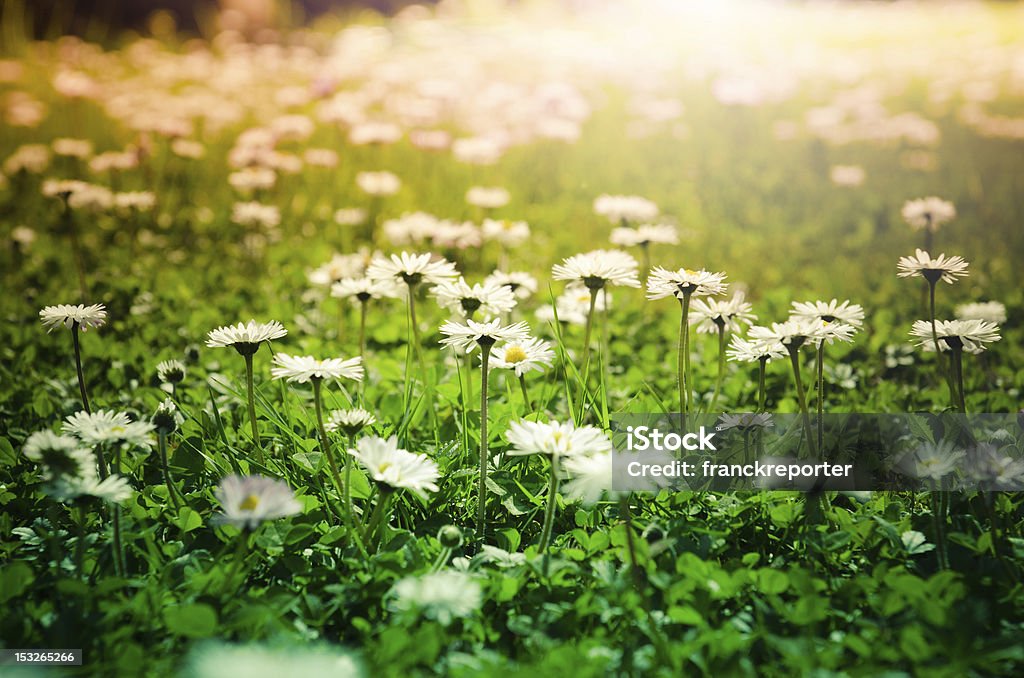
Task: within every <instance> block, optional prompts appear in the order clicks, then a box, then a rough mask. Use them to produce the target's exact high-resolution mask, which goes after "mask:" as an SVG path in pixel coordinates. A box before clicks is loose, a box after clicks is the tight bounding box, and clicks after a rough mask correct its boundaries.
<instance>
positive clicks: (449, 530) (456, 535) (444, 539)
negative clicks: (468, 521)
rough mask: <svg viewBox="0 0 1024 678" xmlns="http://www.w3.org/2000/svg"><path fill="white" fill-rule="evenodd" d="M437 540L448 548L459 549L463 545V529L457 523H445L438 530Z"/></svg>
mask: <svg viewBox="0 0 1024 678" xmlns="http://www.w3.org/2000/svg"><path fill="white" fill-rule="evenodd" d="M437 540H438V541H439V542H441V546H443V547H445V548H446V549H457V548H459V547H460V546H462V530H460V529H459V528H458V527H456V526H455V525H445V526H444V527H442V528H441V529H440V530H438V531H437Z"/></svg>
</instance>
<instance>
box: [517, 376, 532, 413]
mask: <svg viewBox="0 0 1024 678" xmlns="http://www.w3.org/2000/svg"><path fill="white" fill-rule="evenodd" d="M519 388H520V389H521V390H522V392H523V404H524V405H525V406H526V413H527V414H530V413H531V412H533V406H532V405H531V404H530V394H529V392H528V391H527V390H526V375H525V374H520V375H519Z"/></svg>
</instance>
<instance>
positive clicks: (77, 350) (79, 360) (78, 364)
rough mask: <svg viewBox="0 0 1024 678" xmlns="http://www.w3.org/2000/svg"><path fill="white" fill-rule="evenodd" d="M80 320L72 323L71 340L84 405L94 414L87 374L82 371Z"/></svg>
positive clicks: (89, 412)
mask: <svg viewBox="0 0 1024 678" xmlns="http://www.w3.org/2000/svg"><path fill="white" fill-rule="evenodd" d="M78 327H79V323H78V321H77V320H76V321H74V323H72V325H71V341H72V343H74V345H75V369H76V370H77V372H78V390H79V391H80V392H81V394H82V407H84V408H85V411H86V412H87V413H88V414H92V409H91V408H90V407H89V394H88V393H86V391H85V375H84V374H83V373H82V347H81V344H80V342H79V339H78Z"/></svg>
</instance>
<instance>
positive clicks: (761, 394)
mask: <svg viewBox="0 0 1024 678" xmlns="http://www.w3.org/2000/svg"><path fill="white" fill-rule="evenodd" d="M757 363H758V365H757V411H758V412H759V413H760V412H764V407H765V383H764V377H765V372H766V371H767V366H768V358H767V357H762V358H760V359H759V360H758V361H757Z"/></svg>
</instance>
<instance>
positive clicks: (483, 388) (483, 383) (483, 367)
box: [476, 343, 493, 544]
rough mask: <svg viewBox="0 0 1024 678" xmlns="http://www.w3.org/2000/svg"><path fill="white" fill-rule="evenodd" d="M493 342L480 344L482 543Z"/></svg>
mask: <svg viewBox="0 0 1024 678" xmlns="http://www.w3.org/2000/svg"><path fill="white" fill-rule="evenodd" d="M492 345H493V344H488V343H481V344H480V484H479V487H478V489H477V510H476V537H477V541H479V542H480V543H481V544H483V543H484V542H485V540H486V538H487V465H488V463H489V462H490V456H489V454H488V451H487V370H488V367H489V362H490V358H491V346H492Z"/></svg>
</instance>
